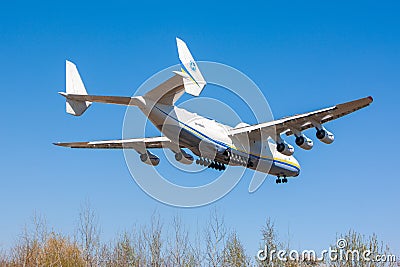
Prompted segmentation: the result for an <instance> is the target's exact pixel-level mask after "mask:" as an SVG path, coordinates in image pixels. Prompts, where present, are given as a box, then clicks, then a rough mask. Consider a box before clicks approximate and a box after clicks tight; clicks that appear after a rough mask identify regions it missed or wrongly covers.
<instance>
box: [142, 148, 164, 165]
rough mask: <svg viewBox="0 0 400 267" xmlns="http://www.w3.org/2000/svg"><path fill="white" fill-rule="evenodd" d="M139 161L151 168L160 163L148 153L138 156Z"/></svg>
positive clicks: (154, 156) (158, 159) (157, 158)
mask: <svg viewBox="0 0 400 267" xmlns="http://www.w3.org/2000/svg"><path fill="white" fill-rule="evenodd" d="M140 160H141V161H142V162H144V163H146V164H148V165H153V166H157V165H158V164H159V163H160V158H159V157H157V156H156V155H154V154H152V153H150V152H149V151H147V152H146V153H144V154H140Z"/></svg>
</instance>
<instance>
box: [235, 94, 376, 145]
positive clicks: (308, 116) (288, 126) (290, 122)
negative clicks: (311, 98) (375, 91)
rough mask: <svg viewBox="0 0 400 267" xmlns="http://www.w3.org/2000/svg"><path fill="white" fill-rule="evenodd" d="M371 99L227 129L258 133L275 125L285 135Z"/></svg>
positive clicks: (344, 112)
mask: <svg viewBox="0 0 400 267" xmlns="http://www.w3.org/2000/svg"><path fill="white" fill-rule="evenodd" d="M372 101H373V99H372V97H371V96H369V97H365V98H361V99H357V100H354V101H350V102H346V103H343V104H338V105H335V106H332V107H328V108H324V109H320V110H316V111H312V112H308V113H303V114H298V115H294V116H289V117H285V118H282V119H279V120H274V121H270V122H265V123H260V124H256V125H251V126H244V127H240V128H233V129H231V130H230V131H229V135H230V136H238V135H242V134H249V135H250V134H256V133H260V131H264V132H266V133H270V132H271V129H273V127H275V133H276V135H279V134H282V133H285V134H286V135H287V136H290V135H292V134H293V130H295V131H304V130H307V129H309V128H312V127H315V125H318V124H324V123H326V122H328V121H332V120H335V119H338V118H340V117H343V116H345V115H347V114H350V113H352V112H354V111H357V110H359V109H362V108H364V107H366V106H368V105H369V104H371V103H372ZM254 136H258V137H260V135H259V134H258V135H257V134H256V135H254Z"/></svg>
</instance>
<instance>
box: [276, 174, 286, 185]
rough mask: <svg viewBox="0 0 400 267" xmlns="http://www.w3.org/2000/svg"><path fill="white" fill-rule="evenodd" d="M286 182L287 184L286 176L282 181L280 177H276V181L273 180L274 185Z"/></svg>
mask: <svg viewBox="0 0 400 267" xmlns="http://www.w3.org/2000/svg"><path fill="white" fill-rule="evenodd" d="M287 182H288V179H287V178H286V176H283V178H282V179H281V177H280V176H277V177H276V180H275V183H277V184H281V183H284V184H286V183H287Z"/></svg>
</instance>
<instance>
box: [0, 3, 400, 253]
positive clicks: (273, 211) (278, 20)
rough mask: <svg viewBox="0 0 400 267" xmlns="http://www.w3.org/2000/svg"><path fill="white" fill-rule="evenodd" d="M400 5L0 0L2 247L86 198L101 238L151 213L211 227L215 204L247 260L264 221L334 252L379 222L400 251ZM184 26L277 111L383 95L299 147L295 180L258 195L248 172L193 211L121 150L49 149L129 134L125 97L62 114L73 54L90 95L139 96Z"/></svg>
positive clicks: (61, 225)
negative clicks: (138, 179)
mask: <svg viewBox="0 0 400 267" xmlns="http://www.w3.org/2000/svg"><path fill="white" fill-rule="evenodd" d="M264 2H265V1H264ZM399 12H400V6H399V3H398V1H351V2H350V1H330V2H327V1H307V2H304V1H291V2H287V1H285V2H282V1H267V2H265V3H263V4H257V3H252V4H246V5H238V4H232V3H231V1H227V2H225V3H218V4H217V2H215V1H209V2H208V1H185V2H171V1H169V2H166V3H164V4H161V3H160V4H157V3H153V2H151V3H150V4H145V1H140V2H138V3H137V2H133V1H127V2H116V1H114V2H113V4H112V5H110V4H109V3H107V4H103V3H99V2H97V1H95V2H93V3H84V2H82V1H67V2H63V3H61V2H60V3H57V4H55V2H54V1H49V2H47V3H46V2H45V1H43V2H42V3H38V2H36V1H35V3H34V4H32V3H23V2H21V1H18V3H16V4H14V3H13V2H12V1H11V2H10V1H9V2H7V3H2V6H1V8H0V87H1V95H2V96H1V105H0V114H1V115H0V116H1V131H0V138H1V140H2V145H1V154H0V162H1V163H0V166H1V167H0V203H1V204H0V216H1V219H0V248H7V247H9V246H10V244H12V243H13V242H14V241H15V239H16V237H17V235H18V234H19V233H20V232H21V230H22V228H23V226H24V224H25V223H26V222H28V221H29V219H30V217H31V216H32V214H33V212H34V211H36V212H39V213H41V214H44V215H45V216H46V217H47V220H48V222H49V224H50V225H52V226H54V227H55V228H56V229H57V230H62V231H63V232H65V233H73V231H74V229H75V227H76V223H77V217H78V212H79V208H80V205H81V204H82V203H84V202H85V200H87V199H89V201H90V202H91V204H92V206H93V207H94V209H95V210H96V211H97V213H98V215H99V219H100V224H101V227H102V231H103V237H104V239H105V240H108V239H109V238H112V237H113V236H114V235H115V234H116V233H118V232H121V231H122V230H123V229H125V228H129V227H130V226H132V225H133V224H135V223H136V224H141V223H145V222H147V221H148V220H149V218H150V216H151V214H152V213H153V211H154V210H155V209H156V210H157V211H158V212H159V213H160V215H161V217H163V218H165V219H166V220H167V222H168V220H170V219H171V217H172V216H173V215H175V214H180V215H181V216H182V218H183V221H184V222H186V223H187V224H192V225H193V222H195V221H197V220H198V221H199V224H200V225H202V222H201V221H202V219H203V218H204V216H206V215H207V214H208V213H209V210H210V208H212V207H213V206H216V207H217V208H218V209H219V210H221V213H222V214H223V215H224V216H225V219H226V222H227V224H228V226H229V227H231V228H235V229H236V230H237V231H238V232H239V235H240V237H241V238H242V240H243V241H244V243H245V245H246V247H247V250H248V253H249V254H250V255H254V253H255V252H256V248H257V247H258V244H259V241H260V231H259V230H260V228H261V226H262V225H263V223H264V221H265V219H266V218H267V217H271V218H272V219H273V220H274V221H275V224H276V225H277V228H278V230H279V232H280V233H281V237H282V239H284V240H285V239H288V234H287V233H288V232H289V233H290V234H289V237H290V240H291V243H292V244H293V245H294V246H295V247H300V248H304V249H305V248H307V249H322V248H326V246H327V244H330V243H332V242H334V240H335V236H336V233H341V232H346V231H347V230H348V229H350V228H352V229H355V230H356V231H358V232H361V233H363V234H366V235H369V234H372V233H377V234H378V237H379V238H380V239H381V240H383V241H385V242H387V243H389V245H390V246H391V247H392V248H393V249H394V251H395V252H397V253H398V252H399V251H400V243H399V240H400V231H399V228H398V226H399V225H400V213H399V209H398V204H399V190H400V179H399V178H400V177H399V172H398V169H397V166H398V164H399V163H398V162H399V160H398V157H399V156H398V151H399V150H400V149H399V148H400V147H399V142H398V140H397V139H398V138H397V137H398V134H399V132H400V126H399V124H398V106H399V105H398V102H399V97H400V93H399V87H400V79H399V77H400V76H399V73H400V72H399V70H400V63H399V62H400V20H399ZM176 36H179V37H181V38H183V39H184V40H185V41H186V42H187V43H188V44H189V47H190V48H191V50H192V51H193V54H194V55H195V57H196V58H197V59H198V60H210V61H217V62H222V63H226V64H228V65H231V66H233V67H235V68H237V69H239V70H241V71H243V72H244V73H246V74H247V75H248V76H249V77H250V78H252V79H253V80H254V81H255V82H256V83H257V84H258V86H259V87H260V88H261V89H262V91H263V93H264V94H265V95H266V97H267V98H268V100H269V103H270V105H271V108H272V110H273V112H274V116H275V117H276V118H279V117H282V116H286V115H292V114H295V113H301V112H305V111H310V110H314V109H317V108H322V107H326V106H329V105H332V104H336V103H341V102H345V101H348V100H352V99H356V98H359V97H364V96H368V95H372V96H373V97H374V99H375V101H374V102H373V104H372V105H371V106H370V107H369V108H367V109H364V110H361V111H359V112H356V113H355V114H352V115H350V116H348V117H345V118H342V119H340V120H337V121H334V122H331V123H329V124H328V125H327V127H328V128H329V129H330V130H332V131H333V132H334V133H335V137H336V140H335V142H334V144H332V145H330V146H328V145H323V144H321V143H319V142H317V141H316V142H315V147H314V149H313V150H312V151H302V150H300V149H297V151H296V154H295V155H296V157H297V158H298V159H299V161H300V164H301V166H302V172H301V175H300V176H299V177H298V178H297V179H296V180H294V181H290V182H289V183H288V184H286V185H279V186H277V185H276V184H275V182H274V178H272V179H271V178H269V179H268V180H267V181H266V182H265V183H264V184H263V186H262V188H261V189H259V190H258V191H257V192H256V193H255V194H249V193H248V192H247V187H248V183H249V180H246V179H243V180H242V181H241V182H240V184H239V185H238V186H237V187H236V188H235V189H234V190H233V191H232V192H231V193H230V194H229V195H227V196H226V197H225V198H223V199H222V200H220V201H218V202H217V203H215V204H214V205H210V206H206V207H202V208H195V209H179V208H173V207H169V206H166V205H163V204H161V203H159V202H157V201H155V200H154V199H152V198H151V197H149V196H147V195H146V194H145V193H144V192H142V191H141V189H140V188H139V187H138V186H137V185H136V184H135V182H134V181H133V180H132V178H131V177H130V175H129V172H128V169H127V167H126V165H125V161H124V156H123V152H122V151H89V150H85V151H82V150H68V149H62V148H59V147H55V146H53V145H52V142H55V141H74V140H98V139H100V140H101V139H111V138H119V137H120V136H121V131H122V122H123V118H124V113H125V109H124V107H121V106H110V105H94V106H92V107H91V109H90V110H89V111H88V112H87V113H86V114H85V115H84V116H83V117H80V118H75V117H72V116H69V115H67V114H66V113H65V111H64V99H63V98H62V97H61V96H59V95H58V94H57V92H58V91H63V90H64V86H65V67H64V64H65V59H71V60H73V61H74V62H76V63H77V65H78V67H79V70H80V72H81V75H82V76H83V79H84V82H85V84H86V87H87V89H88V90H89V91H90V92H91V93H94V94H112V95H131V94H132V93H133V92H134V91H135V90H136V88H137V87H138V86H140V84H141V83H142V82H143V81H145V80H146V79H147V78H148V77H149V76H151V75H152V74H154V73H155V72H157V71H159V70H162V69H163V68H165V67H168V66H170V65H173V64H177V63H178V57H177V52H176V47H175V37H176ZM206 90H207V89H206ZM207 94H209V95H210V96H212V92H207ZM215 97H216V98H218V99H220V100H223V96H220V95H219V96H218V95H215ZM198 112H199V113H201V112H200V111H198ZM238 112H239V113H240V110H238ZM309 135H310V136H312V137H313V136H314V132H310V133H309ZM314 139H315V138H314ZM288 141H289V142H291V143H292V144H293V140H292V139H291V138H289V139H288ZM160 168H161V170H162V168H163V165H160ZM205 175H207V172H206V173H205Z"/></svg>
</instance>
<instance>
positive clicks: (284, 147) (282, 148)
mask: <svg viewBox="0 0 400 267" xmlns="http://www.w3.org/2000/svg"><path fill="white" fill-rule="evenodd" d="M276 150H278V152H279V153H282V154H283V155H286V156H291V155H293V153H294V147H293V146H292V145H290V144H288V143H286V142H285V141H283V142H282V143H277V144H276Z"/></svg>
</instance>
